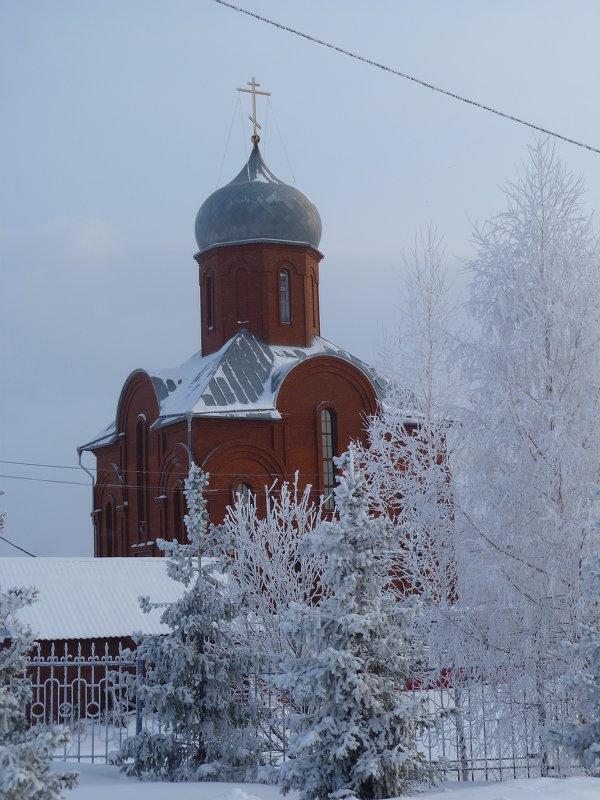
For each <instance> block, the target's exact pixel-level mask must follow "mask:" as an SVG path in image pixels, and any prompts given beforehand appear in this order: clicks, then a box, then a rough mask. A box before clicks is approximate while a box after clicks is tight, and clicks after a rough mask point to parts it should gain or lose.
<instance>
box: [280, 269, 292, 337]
mask: <svg viewBox="0 0 600 800" xmlns="http://www.w3.org/2000/svg"><path fill="white" fill-rule="evenodd" d="M279 309H280V314H281V322H282V323H286V324H288V325H289V323H290V322H291V321H292V319H291V314H290V273H289V272H288V270H287V269H281V270H279Z"/></svg>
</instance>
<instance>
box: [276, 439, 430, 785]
mask: <svg viewBox="0 0 600 800" xmlns="http://www.w3.org/2000/svg"><path fill="white" fill-rule="evenodd" d="M339 467H340V469H341V473H342V474H341V476H340V478H339V483H338V486H337V487H336V490H335V502H336V514H335V517H334V519H333V520H332V521H331V522H323V523H321V524H320V525H319V526H318V528H317V529H316V531H315V532H314V533H313V535H312V536H310V537H309V538H308V539H307V540H306V546H307V548H308V549H309V552H311V553H314V554H315V555H317V556H318V557H319V558H321V559H323V561H324V571H323V575H322V582H323V584H324V586H325V587H326V592H324V593H323V594H324V596H323V598H322V599H321V601H320V602H318V603H317V604H315V605H313V606H308V605H306V604H295V605H292V606H291V607H290V611H289V612H288V615H287V620H286V622H287V627H288V630H289V635H290V637H291V638H293V639H297V640H300V641H302V642H303V647H302V651H301V654H300V655H297V656H295V657H289V658H288V659H287V660H286V661H285V662H284V664H285V666H284V672H283V675H282V677H281V679H280V683H281V686H282V688H283V689H285V690H287V691H288V692H289V693H290V697H291V700H292V703H293V707H294V709H295V713H294V714H293V715H292V717H291V721H290V724H291V735H290V747H289V758H288V760H287V761H286V762H285V764H283V765H282V767H281V775H280V787H281V788H282V790H283V791H284V792H287V791H290V790H292V789H296V790H298V791H299V792H300V797H301V798H302V800H314V798H318V800H328V799H329V798H343V797H351V796H356V797H358V798H381V797H393V796H396V795H398V794H401V793H402V792H404V791H405V790H406V788H407V787H408V786H409V785H410V784H411V783H412V782H415V781H419V780H421V779H423V777H424V776H425V774H426V772H427V769H426V766H425V760H424V757H423V755H422V754H421V753H419V752H418V750H417V748H416V746H415V736H416V733H417V731H418V730H419V729H422V728H423V727H425V726H426V725H427V724H428V723H427V718H426V716H425V714H424V710H423V708H422V707H421V706H420V705H419V703H418V702H415V701H414V700H413V698H412V697H411V695H410V693H408V692H405V691H402V690H403V689H406V687H407V683H408V681H409V680H410V677H411V674H412V670H413V668H414V667H416V666H417V665H418V664H419V663H420V662H422V660H423V658H424V648H423V645H422V643H421V642H420V641H419V639H418V637H417V636H416V635H415V633H414V617H415V615H416V614H418V611H419V605H420V603H419V601H418V599H417V598H411V599H407V600H405V601H404V602H398V601H397V599H396V598H395V597H393V596H392V594H391V593H390V592H389V591H386V586H387V585H388V584H389V579H388V576H387V566H386V565H387V559H386V558H385V556H383V557H382V553H383V554H385V553H387V552H388V551H389V549H390V546H391V543H392V529H391V525H390V524H389V521H388V520H387V518H385V517H374V516H372V515H371V514H370V512H369V508H368V486H367V482H366V479H365V476H364V474H363V472H362V470H361V468H360V467H359V466H358V461H357V458H356V452H355V450H354V448H351V449H350V451H349V453H348V454H347V455H345V456H343V457H342V458H341V459H340V460H339Z"/></svg>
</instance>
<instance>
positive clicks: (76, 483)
mask: <svg viewBox="0 0 600 800" xmlns="http://www.w3.org/2000/svg"><path fill="white" fill-rule="evenodd" d="M144 474H145V475H151V474H155V475H156V474H158V473H151V472H144ZM180 474H181V477H182V478H186V477H187V472H185V471H183V472H181V473H180ZM298 474H299V476H300V477H302V478H318V477H319V474H320V473H317V472H299V473H298ZM208 475H209V477H211V478H239V479H240V480H241V479H242V478H257V479H259V478H260V479H263V480H264V479H265V478H274V479H279V478H281V475H279V474H278V473H276V472H240V473H237V472H211V471H210V470H208ZM0 478H6V479H9V480H16V481H33V482H38V483H60V484H64V485H66V486H87V488H88V489H89V488H90V486H91V483H84V482H82V481H61V480H58V479H57V478H34V477H31V476H28V475H0ZM284 480H285V476H284ZM100 485H101V486H102V488H104V489H131V490H132V491H137V490H138V489H145V490H147V491H149V492H150V491H152V492H163V491H169V492H171V491H175V490H176V488H178V487H175V486H171V487H164V486H140V485H139V484H137V483H119V482H117V483H103V482H102V483H101V484H100ZM208 491H209V492H210V491H220V490H218V489H217V490H211V489H210V488H209V490H208Z"/></svg>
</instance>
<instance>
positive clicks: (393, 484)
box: [361, 225, 456, 658]
mask: <svg viewBox="0 0 600 800" xmlns="http://www.w3.org/2000/svg"><path fill="white" fill-rule="evenodd" d="M444 253H445V248H444V246H443V243H442V240H441V237H440V236H439V234H438V233H437V230H436V229H435V228H434V227H433V226H431V225H430V226H429V227H428V228H427V230H426V231H425V232H424V233H421V234H419V236H418V237H417V238H416V241H415V246H414V248H413V249H412V250H411V251H410V253H408V254H403V261H404V273H403V284H402V285H403V303H402V307H401V309H400V310H401V314H400V318H401V326H400V328H399V330H398V331H397V333H396V334H395V336H394V337H393V338H392V339H391V340H390V339H388V346H387V348H386V351H385V355H386V367H387V368H388V370H389V377H390V382H389V385H388V390H387V393H386V396H385V397H384V398H383V400H382V402H381V403H380V406H379V408H378V412H377V414H375V415H374V416H373V417H371V418H370V419H369V420H368V421H367V440H368V446H367V447H366V448H363V451H362V453H361V459H362V461H363V463H364V464H365V471H366V475H367V478H368V482H369V488H370V495H371V500H370V502H371V505H372V507H374V508H376V509H377V510H378V512H379V513H383V514H387V515H388V516H389V517H390V518H391V520H392V521H393V523H394V525H395V526H396V529H397V534H396V541H395V543H394V548H393V551H392V553H391V562H392V567H391V569H392V571H393V573H395V576H396V580H395V584H394V585H395V588H396V590H397V591H398V592H399V594H400V595H401V596H402V595H404V594H413V593H414V592H415V591H418V592H420V593H422V594H424V595H426V596H428V597H429V598H430V599H431V600H434V601H435V602H433V603H431V604H430V605H429V606H428V612H429V613H428V614H427V617H426V618H425V617H424V621H425V620H426V621H427V624H428V627H429V631H430V632H431V633H432V634H435V635H434V636H432V638H431V641H430V647H431V648H432V650H434V651H435V650H439V649H441V645H440V641H439V633H440V631H441V630H442V628H443V626H444V617H445V615H446V613H447V611H448V606H449V605H450V604H451V603H452V602H453V600H454V598H455V587H456V576H455V561H454V555H453V553H454V549H453V534H454V509H453V496H452V482H451V480H450V466H449V461H450V455H451V446H452V435H451V434H452V425H451V412H450V408H449V405H450V399H451V396H452V389H453V387H452V380H451V374H450V371H449V369H448V364H447V361H448V353H449V348H450V345H451V342H452V336H453V330H454V324H455V323H454V319H455V312H454V308H453V306H452V304H451V303H450V301H449V288H450V287H449V280H448V273H447V269H446V266H445V264H444ZM434 657H436V658H437V654H435V655H434Z"/></svg>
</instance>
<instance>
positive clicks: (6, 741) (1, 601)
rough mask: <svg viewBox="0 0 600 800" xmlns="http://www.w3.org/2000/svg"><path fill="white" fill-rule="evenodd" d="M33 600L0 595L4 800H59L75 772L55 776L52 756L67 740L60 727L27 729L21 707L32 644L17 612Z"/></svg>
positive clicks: (23, 593)
mask: <svg viewBox="0 0 600 800" xmlns="http://www.w3.org/2000/svg"><path fill="white" fill-rule="evenodd" d="M35 598H36V592H35V590H33V589H22V588H19V589H8V590H7V591H0V631H1V632H2V635H3V636H4V637H6V638H5V639H4V642H3V643H0V797H2V798H4V800H60V797H61V796H62V794H61V793H62V789H63V788H69V789H70V788H72V787H73V786H74V785H75V783H76V782H77V773H76V772H63V773H56V772H54V771H53V770H52V769H51V767H50V760H51V757H52V753H53V752H54V751H55V750H56V749H57V748H59V747H61V746H62V745H64V744H66V742H67V741H68V735H67V731H66V730H64V729H63V728H54V729H53V730H50V729H48V728H45V727H43V726H33V727H29V723H28V720H27V718H26V716H25V707H26V705H27V704H28V703H29V702H30V701H31V685H30V682H29V680H28V679H27V678H26V677H25V668H26V665H27V654H28V653H29V651H30V650H31V648H32V647H33V645H34V638H33V636H32V634H31V631H30V629H29V628H27V627H25V626H24V625H22V624H21V623H20V622H19V619H18V613H19V610H20V609H21V608H23V606H25V605H29V604H30V603H32V602H33V601H34V600H35Z"/></svg>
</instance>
